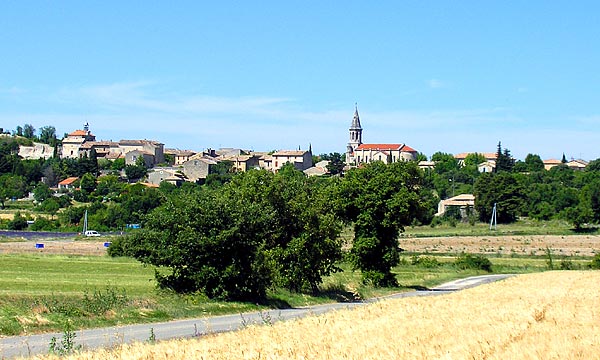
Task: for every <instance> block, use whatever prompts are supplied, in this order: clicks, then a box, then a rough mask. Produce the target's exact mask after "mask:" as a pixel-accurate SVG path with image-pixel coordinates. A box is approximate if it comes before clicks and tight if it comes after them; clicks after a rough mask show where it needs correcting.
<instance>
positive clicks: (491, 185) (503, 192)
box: [474, 172, 524, 223]
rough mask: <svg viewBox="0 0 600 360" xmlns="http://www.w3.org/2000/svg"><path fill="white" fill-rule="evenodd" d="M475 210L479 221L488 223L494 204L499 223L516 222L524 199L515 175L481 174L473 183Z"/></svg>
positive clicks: (521, 188)
mask: <svg viewBox="0 0 600 360" xmlns="http://www.w3.org/2000/svg"><path fill="white" fill-rule="evenodd" d="M474 195H475V209H476V210H477V212H478V213H479V218H480V219H481V221H489V220H490V219H491V216H492V211H493V208H494V204H496V214H497V220H498V222H499V223H510V222H514V221H516V220H517V216H518V215H519V212H520V211H521V207H522V201H523V200H522V199H523V197H524V192H523V187H522V186H521V184H519V182H518V181H517V179H516V177H515V175H513V174H511V173H507V172H503V173H499V174H490V173H486V174H482V175H481V176H480V177H479V178H478V179H477V181H476V182H475V191H474Z"/></svg>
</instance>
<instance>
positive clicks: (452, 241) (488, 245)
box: [400, 235, 600, 256]
mask: <svg viewBox="0 0 600 360" xmlns="http://www.w3.org/2000/svg"><path fill="white" fill-rule="evenodd" d="M400 247H401V248H403V249H404V250H406V251H409V252H420V253H424V252H429V253H431V254H436V253H460V252H468V253H476V254H503V255H511V254H515V255H544V254H546V248H549V249H550V250H551V251H552V253H553V254H554V255H565V256H573V255H576V256H593V255H594V254H596V253H600V235H566V236H560V235H525V236H514V235H513V236H457V237H431V238H427V237H426V238H402V239H400Z"/></svg>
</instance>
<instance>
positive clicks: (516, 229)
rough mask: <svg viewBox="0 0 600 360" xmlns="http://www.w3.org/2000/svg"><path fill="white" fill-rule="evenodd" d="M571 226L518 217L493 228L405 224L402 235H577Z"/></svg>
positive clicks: (445, 224)
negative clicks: (511, 221) (516, 219)
mask: <svg viewBox="0 0 600 360" xmlns="http://www.w3.org/2000/svg"><path fill="white" fill-rule="evenodd" d="M587 230H588V231H587V233H592V234H596V233H598V229H596V228H591V229H587ZM580 233H581V232H576V231H575V229H573V226H572V225H571V224H569V223H568V222H566V221H564V220H547V221H538V220H533V219H520V220H519V221H517V222H515V223H512V224H498V226H497V227H496V229H495V230H490V225H489V224H487V223H482V222H477V223H475V224H474V225H471V224H469V223H461V222H459V223H457V224H456V226H452V225H450V224H448V223H442V224H440V225H437V226H435V227H431V226H427V225H424V226H414V227H413V226H407V227H406V228H405V232H404V233H403V234H402V235H401V236H402V237H438V236H482V235H485V236H498V235H577V234H580Z"/></svg>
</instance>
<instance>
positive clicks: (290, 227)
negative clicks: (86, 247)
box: [111, 166, 341, 301]
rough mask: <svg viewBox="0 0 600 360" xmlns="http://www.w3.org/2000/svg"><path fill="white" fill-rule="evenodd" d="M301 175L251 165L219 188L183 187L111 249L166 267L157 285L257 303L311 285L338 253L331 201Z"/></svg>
mask: <svg viewBox="0 0 600 360" xmlns="http://www.w3.org/2000/svg"><path fill="white" fill-rule="evenodd" d="M312 181H313V180H311V179H307V178H306V177H305V176H304V175H303V174H302V173H301V172H299V171H297V170H295V169H293V167H290V166H286V167H284V168H282V169H281V170H280V172H279V173H278V174H273V173H270V172H267V171H264V170H260V171H259V170H252V171H248V172H245V173H241V174H237V175H235V176H233V178H232V180H231V182H229V183H226V184H224V185H222V186H221V187H218V188H212V187H203V188H200V189H189V191H186V192H184V193H180V195H178V196H176V197H173V198H171V200H169V201H167V202H166V203H165V204H164V205H162V206H161V207H159V208H157V209H156V210H155V211H153V212H152V213H151V214H150V215H149V216H148V217H147V218H146V221H145V223H144V229H143V230H141V231H140V232H137V233H135V234H133V235H132V236H131V237H129V238H127V239H125V240H124V241H123V242H122V244H117V246H116V247H115V248H114V249H113V250H111V251H115V252H119V251H118V250H117V249H119V248H122V249H123V252H124V253H125V254H129V255H132V256H134V257H136V258H138V259H140V260H141V261H142V262H144V263H148V264H153V265H156V266H159V267H160V268H166V269H168V270H167V271H165V272H158V273H157V280H158V282H159V284H160V285H161V286H162V287H166V288H171V289H174V290H176V291H178V292H191V291H201V292H203V293H205V294H206V295H207V296H209V297H211V298H222V299H228V300H252V301H255V300H261V299H263V298H264V297H265V296H266V291H267V289H268V288H269V287H270V286H272V285H279V286H284V287H287V288H288V289H290V290H293V291H305V290H309V291H310V290H315V289H317V287H318V284H320V283H321V281H322V277H323V276H325V275H328V274H330V273H331V272H332V271H335V270H336V269H337V268H336V267H335V262H336V261H337V260H339V259H340V258H341V244H340V242H339V240H338V236H337V235H338V234H339V223H338V222H337V221H336V219H335V217H334V216H333V214H332V211H331V210H330V209H331V204H330V202H328V201H327V199H326V198H325V195H324V194H323V193H322V192H321V191H324V190H321V188H320V187H316V186H313V184H312Z"/></svg>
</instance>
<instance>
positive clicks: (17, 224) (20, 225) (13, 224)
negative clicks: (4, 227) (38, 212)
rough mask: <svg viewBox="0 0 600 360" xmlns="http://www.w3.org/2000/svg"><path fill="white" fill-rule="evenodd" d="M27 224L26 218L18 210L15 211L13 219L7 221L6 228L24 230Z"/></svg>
mask: <svg viewBox="0 0 600 360" xmlns="http://www.w3.org/2000/svg"><path fill="white" fill-rule="evenodd" d="M27 226H28V224H27V219H26V218H25V217H24V216H23V215H21V213H20V212H17V213H16V214H15V216H14V217H13V219H12V220H11V221H9V222H8V230H25V229H27Z"/></svg>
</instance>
